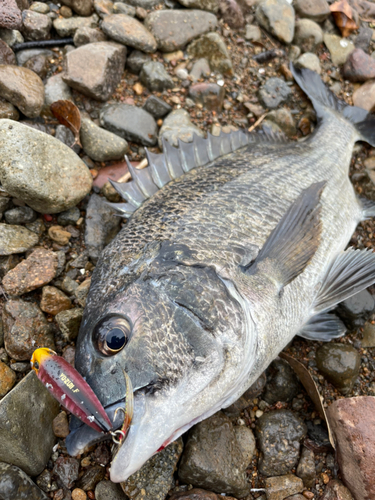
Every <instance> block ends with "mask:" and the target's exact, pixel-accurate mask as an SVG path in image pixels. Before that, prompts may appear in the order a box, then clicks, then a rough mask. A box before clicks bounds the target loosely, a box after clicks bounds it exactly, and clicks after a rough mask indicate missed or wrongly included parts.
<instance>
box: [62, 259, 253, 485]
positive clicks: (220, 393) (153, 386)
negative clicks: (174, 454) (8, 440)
mask: <svg viewBox="0 0 375 500" xmlns="http://www.w3.org/2000/svg"><path fill="white" fill-rule="evenodd" d="M90 311H91V314H89V315H86V316H85V317H84V320H83V323H82V326H81V331H80V335H79V339H78V343H77V353H76V368H77V369H78V371H79V372H80V373H81V374H82V375H83V376H84V377H85V379H86V381H87V382H88V383H89V385H90V386H91V387H92V389H93V390H94V392H95V394H96V395H97V397H98V398H99V400H100V401H101V403H102V404H103V406H104V407H105V408H106V409H110V408H113V407H114V406H115V405H116V404H117V405H118V404H120V403H121V402H124V399H125V394H126V382H125V376H124V372H126V374H127V375H128V377H129V378H130V380H131V383H132V386H133V390H134V393H133V395H134V414H133V420H132V423H131V426H130V429H129V432H128V435H127V437H126V439H125V441H124V444H123V445H122V446H121V448H120V449H119V451H118V452H117V454H116V455H115V457H114V460H113V462H112V466H111V480H112V481H114V482H121V481H124V480H125V479H126V478H127V477H129V476H130V475H131V474H133V473H134V472H135V471H137V470H138V469H139V468H140V467H141V466H142V465H143V463H145V462H146V461H147V460H148V459H149V458H150V457H151V456H152V455H153V454H155V453H156V452H157V451H159V450H161V449H162V448H163V447H165V446H167V445H168V444H169V443H170V442H171V441H173V440H175V439H176V438H177V437H178V436H179V435H181V434H182V433H183V432H185V431H186V430H187V429H189V428H190V427H191V426H192V425H193V424H195V423H196V422H199V421H200V420H202V419H204V418H206V417H207V416H209V415H210V414H212V413H214V412H215V411H217V410H219V409H220V408H221V407H222V406H223V404H224V402H225V400H226V399H227V396H228V395H229V394H230V393H231V391H233V383H234V382H235V377H236V376H238V372H239V370H241V366H239V359H240V358H241V355H242V351H241V350H242V348H243V345H242V343H243V339H244V334H245V332H244V329H245V326H244V325H245V318H244V315H243V310H242V307H241V305H240V304H239V302H238V301H237V300H236V299H235V298H234V297H233V296H232V295H231V294H230V293H229V291H228V289H227V286H226V285H225V284H224V283H223V281H222V280H221V279H220V278H219V277H218V275H217V274H216V272H215V270H214V269H213V268H210V267H194V266H184V265H176V264H175V263H169V264H168V265H160V263H159V265H157V266H155V265H154V266H150V267H149V268H148V269H147V270H146V271H144V272H143V273H142V275H141V276H139V277H138V279H137V280H135V281H134V282H133V283H132V284H131V285H130V286H129V287H127V288H126V290H123V291H119V292H118V293H117V294H116V295H115V296H114V297H113V298H112V300H111V302H110V303H108V304H106V305H105V307H103V306H102V307H99V306H98V314H97V315H96V314H95V311H94V309H93V308H91V309H90ZM68 441H69V438H68ZM73 441H74V439H73ZM89 444H91V443H90V441H89V440H88V442H86V443H85V445H89ZM73 447H74V446H73ZM68 449H70V450H71V449H72V443H69V447H68ZM77 452H78V450H76V453H77Z"/></svg>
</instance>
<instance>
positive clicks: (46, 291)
mask: <svg viewBox="0 0 375 500" xmlns="http://www.w3.org/2000/svg"><path fill="white" fill-rule="evenodd" d="M71 307H72V303H71V301H70V299H69V297H67V296H66V295H65V293H64V292H62V291H61V290H59V289H58V288H56V287H54V286H44V287H43V290H42V300H41V302H40V308H41V310H42V311H44V312H45V313H48V314H52V315H53V316H55V315H56V314H58V313H59V312H61V311H66V310H68V309H70V308H71Z"/></svg>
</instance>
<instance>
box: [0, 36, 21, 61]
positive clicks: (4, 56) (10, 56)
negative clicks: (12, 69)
mask: <svg viewBox="0 0 375 500" xmlns="http://www.w3.org/2000/svg"><path fill="white" fill-rule="evenodd" d="M0 64H17V63H16V56H15V55H14V52H13V50H12V49H11V48H10V47H9V46H8V45H7V44H6V43H5V42H4V41H3V40H0Z"/></svg>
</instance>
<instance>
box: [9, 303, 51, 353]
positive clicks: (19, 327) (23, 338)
mask: <svg viewBox="0 0 375 500" xmlns="http://www.w3.org/2000/svg"><path fill="white" fill-rule="evenodd" d="M3 322H4V344H5V350H6V352H7V353H8V354H9V356H11V357H12V358H13V359H15V360H17V361H26V360H30V358H31V355H32V353H33V352H34V350H35V349H36V348H37V347H49V348H50V349H55V343H54V340H53V335H52V332H51V328H50V325H49V324H48V323H47V321H46V318H45V317H44V315H43V313H42V312H41V310H40V309H39V307H38V306H37V305H36V304H34V303H32V302H25V301H23V300H21V299H12V300H8V302H6V304H5V307H4V309H3Z"/></svg>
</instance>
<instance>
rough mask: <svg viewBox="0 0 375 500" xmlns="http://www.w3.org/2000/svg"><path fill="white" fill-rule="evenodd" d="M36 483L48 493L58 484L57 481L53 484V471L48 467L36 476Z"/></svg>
mask: <svg viewBox="0 0 375 500" xmlns="http://www.w3.org/2000/svg"><path fill="white" fill-rule="evenodd" d="M36 484H37V485H38V486H39V488H41V489H42V490H43V491H45V492H46V493H49V492H50V491H54V486H55V485H56V483H55V484H53V482H52V474H51V471H49V470H48V469H44V471H43V472H42V473H41V474H39V476H38V477H37V478H36ZM56 488H57V485H56ZM56 488H55V489H56Z"/></svg>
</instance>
